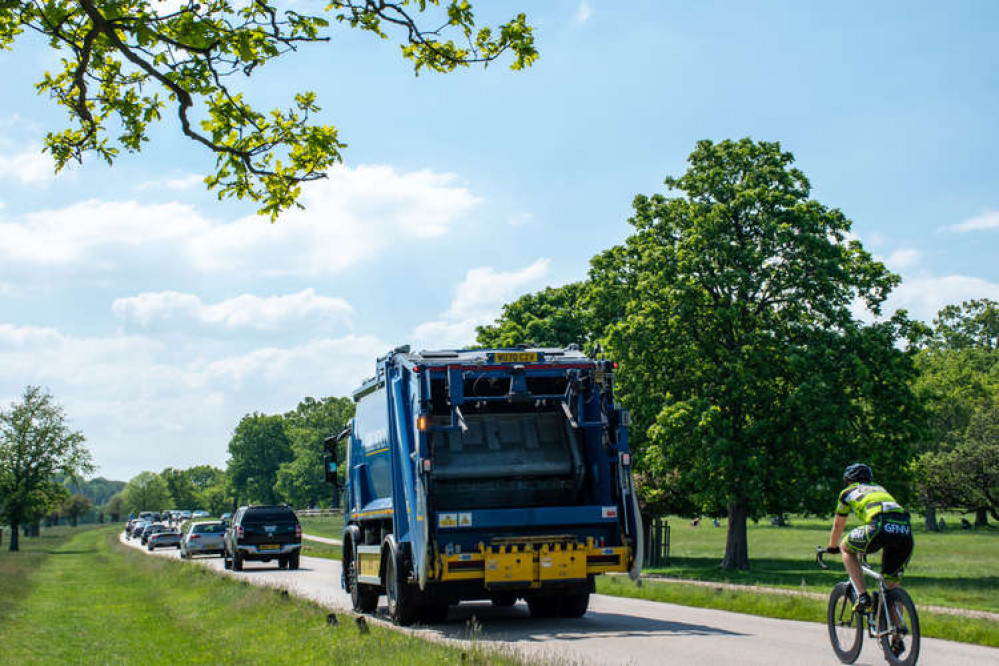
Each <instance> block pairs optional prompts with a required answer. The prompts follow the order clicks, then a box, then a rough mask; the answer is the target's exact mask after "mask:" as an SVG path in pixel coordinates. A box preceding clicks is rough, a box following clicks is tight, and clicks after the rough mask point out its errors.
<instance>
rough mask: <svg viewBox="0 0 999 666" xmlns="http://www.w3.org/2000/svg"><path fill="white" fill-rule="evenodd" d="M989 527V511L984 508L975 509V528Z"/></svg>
mask: <svg viewBox="0 0 999 666" xmlns="http://www.w3.org/2000/svg"><path fill="white" fill-rule="evenodd" d="M988 526H989V510H988V509H987V508H985V507H980V508H978V509H975V527H988Z"/></svg>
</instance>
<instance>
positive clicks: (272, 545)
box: [259, 543, 281, 550]
mask: <svg viewBox="0 0 999 666" xmlns="http://www.w3.org/2000/svg"><path fill="white" fill-rule="evenodd" d="M259 548H260V550H281V544H277V543H265V544H264V545H262V546H259Z"/></svg>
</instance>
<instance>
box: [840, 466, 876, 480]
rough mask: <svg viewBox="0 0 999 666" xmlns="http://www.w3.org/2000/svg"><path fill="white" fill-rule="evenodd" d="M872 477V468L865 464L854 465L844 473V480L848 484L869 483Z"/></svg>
mask: <svg viewBox="0 0 999 666" xmlns="http://www.w3.org/2000/svg"><path fill="white" fill-rule="evenodd" d="M872 477H873V475H872V474H871V468H870V467H868V466H867V465H865V464H864V463H853V464H852V465H850V466H849V467H847V468H846V470H845V471H844V472H843V480H844V481H846V482H847V483H867V482H868V481H870V480H871V478H872Z"/></svg>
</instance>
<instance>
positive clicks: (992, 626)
mask: <svg viewBox="0 0 999 666" xmlns="http://www.w3.org/2000/svg"><path fill="white" fill-rule="evenodd" d="M829 588H830V589H831V588H832V585H830V586H829ZM597 592H599V593H600V594H610V595H614V596H618V597H631V598H634V599H646V600H649V601H659V602H666V603H673V604H680V605H683V606H696V607H698V608H712V609H717V610H727V611H732V612H735V613H746V614H749V615H760V616H763V617H773V618H779V619H782V620H804V621H806V622H822V623H824V622H825V617H826V601H825V600H824V599H813V598H810V597H805V596H802V595H790V594H767V593H764V592H752V591H748V590H745V591H744V590H730V589H723V588H715V587H708V586H704V585H692V584H683V583H663V582H656V581H650V580H643V581H642V586H641V587H638V586H636V585H635V584H634V583H633V582H631V581H630V580H629V579H627V578H626V577H624V576H601V577H599V578H597ZM917 609H918V601H917ZM919 622H920V628H921V630H922V634H923V636H926V637H929V638H943V639H946V640H952V641H959V642H962V643H975V644H978V645H988V646H991V647H999V622H994V621H992V620H986V619H981V618H971V617H963V616H956V615H943V614H939V613H930V612H927V611H923V610H920V611H919Z"/></svg>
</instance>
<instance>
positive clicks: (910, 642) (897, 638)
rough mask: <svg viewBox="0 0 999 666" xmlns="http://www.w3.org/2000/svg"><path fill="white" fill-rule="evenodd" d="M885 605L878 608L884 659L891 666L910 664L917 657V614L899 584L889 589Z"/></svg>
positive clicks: (910, 598) (908, 665)
mask: <svg viewBox="0 0 999 666" xmlns="http://www.w3.org/2000/svg"><path fill="white" fill-rule="evenodd" d="M885 597H886V601H887V608H888V612H887V615H888V617H885V615H886V613H885V608H884V607H882V608H879V609H878V633H879V634H883V635H882V636H881V638H880V640H881V649H882V650H884V652H885V659H887V660H888V663H889V664H893V666H913V665H914V664H915V663H916V660H917V659H919V616H918V615H916V605H915V604H914V603H912V597H910V596H909V593H908V592H906V591H905V590H903V589H902V588H900V587H896V588H894V589H891V590H888V593H887V594H886V595H885Z"/></svg>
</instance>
